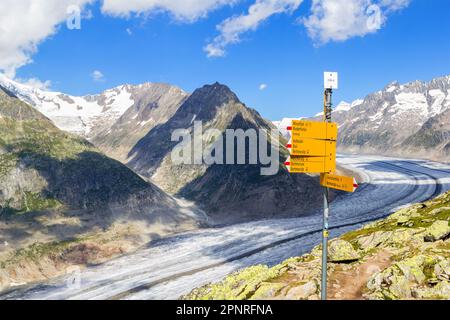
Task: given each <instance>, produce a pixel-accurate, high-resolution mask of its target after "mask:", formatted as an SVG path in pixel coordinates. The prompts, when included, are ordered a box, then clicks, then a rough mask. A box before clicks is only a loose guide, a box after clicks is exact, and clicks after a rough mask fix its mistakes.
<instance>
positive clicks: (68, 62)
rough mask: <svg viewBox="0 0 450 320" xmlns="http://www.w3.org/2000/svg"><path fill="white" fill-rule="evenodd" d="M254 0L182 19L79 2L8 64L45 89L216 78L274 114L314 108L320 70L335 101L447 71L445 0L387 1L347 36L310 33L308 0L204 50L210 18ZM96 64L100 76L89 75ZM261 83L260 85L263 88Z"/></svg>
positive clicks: (79, 90) (191, 86) (188, 83)
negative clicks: (81, 12)
mask: <svg viewBox="0 0 450 320" xmlns="http://www.w3.org/2000/svg"><path fill="white" fill-rule="evenodd" d="M258 1H259V0H258ZM261 1H264V0H261ZM325 1H326V0H325ZM337 1H339V0H337ZM355 1H361V0H355ZM362 1H365V0H362ZM380 1H381V0H380ZM389 1H392V0H389ZM254 2H255V0H252V1H245V0H244V1H239V2H238V3H237V4H235V5H234V6H231V7H230V6H219V7H218V8H217V9H215V10H210V11H208V14H207V16H206V17H201V18H195V19H193V21H189V22H187V21H185V20H182V19H181V21H180V19H177V18H174V16H173V14H171V13H170V11H169V12H167V11H166V12H163V13H160V12H158V13H154V12H147V16H143V15H142V14H141V15H138V16H136V15H135V14H131V15H130V16H129V17H117V16H114V15H108V14H105V13H104V12H102V9H101V6H102V4H101V3H100V2H93V3H91V4H89V5H88V6H87V7H86V9H87V10H90V11H91V14H92V16H91V17H90V18H89V19H83V20H82V25H81V30H68V29H67V27H66V26H65V24H64V23H63V22H60V23H59V24H58V25H57V27H56V28H57V29H55V30H56V31H55V32H53V33H52V34H50V35H48V36H47V37H45V38H44V39H42V41H39V43H38V45H37V46H36V49H35V50H34V51H33V53H32V54H30V57H31V58H32V60H33V61H32V62H27V63H24V65H23V66H21V67H18V68H17V69H16V70H15V77H16V78H17V79H30V78H38V79H40V80H49V81H51V89H52V90H57V91H62V92H65V93H69V94H73V95H84V94H93V93H98V92H101V91H102V90H105V89H108V88H111V87H114V86H117V85H120V84H123V83H133V84H137V83H142V82H147V81H149V82H167V83H171V84H175V85H177V86H180V87H181V88H183V89H184V90H186V91H189V92H192V91H193V90H195V88H198V87H200V86H202V85H204V84H208V83H212V82H215V81H219V82H221V83H224V84H226V85H228V86H230V88H231V89H232V90H233V91H235V92H236V93H237V94H238V96H239V97H240V98H241V100H242V101H243V102H244V103H245V104H246V105H248V106H250V107H253V108H255V109H257V110H258V111H259V112H260V113H261V114H262V115H263V116H265V117H266V118H269V119H272V120H276V119H279V118H282V117H300V116H310V115H313V114H316V113H317V112H320V111H321V103H322V91H323V71H325V70H330V71H338V72H339V73H340V89H339V90H338V91H337V92H336V94H335V102H336V103H337V102H339V101H341V100H346V101H352V100H354V99H357V98H362V97H364V96H365V95H366V94H368V93H371V92H373V91H377V90H379V89H381V88H383V87H384V86H385V85H387V84H388V83H389V82H391V81H394V80H398V81H399V82H408V81H412V80H416V79H418V80H430V79H432V78H434V77H438V76H442V75H447V74H450V19H448V12H450V1H448V0H432V1H430V0H412V1H411V2H410V3H409V5H406V6H405V7H403V8H402V9H401V10H388V9H387V11H386V13H385V17H386V19H385V21H384V22H383V23H382V25H381V26H380V28H379V30H377V31H376V32H371V33H367V34H365V35H363V36H360V35H355V36H349V37H348V39H345V41H341V40H340V39H335V38H333V39H331V40H323V39H320V38H319V36H316V37H314V36H313V35H311V33H310V31H311V29H308V28H306V27H305V25H304V24H302V23H301V22H300V21H299V19H301V18H302V17H308V16H310V15H311V1H309V0H307V1H304V2H303V3H302V4H301V5H300V6H299V7H298V8H297V7H295V9H293V10H287V11H288V12H283V13H280V14H274V15H272V16H270V17H269V18H268V19H265V20H264V21H262V22H261V23H260V24H258V25H257V27H255V28H254V29H251V30H248V32H243V33H241V34H239V36H240V42H239V43H234V44H231V45H226V46H224V47H221V49H224V51H226V53H225V55H224V56H219V57H208V56H207V53H206V52H205V50H204V48H205V46H206V45H207V44H208V43H214V38H215V37H217V36H218V35H220V32H219V31H218V30H217V26H218V25H220V24H221V23H222V22H223V21H225V20H226V19H228V18H230V17H236V15H241V14H245V13H246V12H247V11H248V8H249V6H251V5H252V4H254ZM394 2H395V1H394ZM400 2H402V0H400ZM127 29H128V31H130V32H127ZM322 36H323V34H322ZM334 37H336V36H334ZM219 40H220V41H222V40H223V39H222V40H221V39H219ZM95 70H98V71H100V72H101V74H103V78H101V79H97V81H96V80H94V79H93V78H92V73H93V72H94V71H95ZM261 84H266V86H267V88H266V89H265V90H260V85H261Z"/></svg>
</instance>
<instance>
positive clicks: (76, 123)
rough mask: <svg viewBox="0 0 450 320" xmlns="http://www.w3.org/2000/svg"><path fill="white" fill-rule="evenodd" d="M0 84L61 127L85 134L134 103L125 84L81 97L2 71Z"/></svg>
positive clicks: (118, 114) (108, 121)
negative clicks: (37, 85) (45, 88)
mask: <svg viewBox="0 0 450 320" xmlns="http://www.w3.org/2000/svg"><path fill="white" fill-rule="evenodd" d="M0 85H1V86H3V87H5V88H6V89H8V90H9V91H11V92H12V93H13V94H15V95H16V96H17V97H18V98H19V99H21V100H22V101H24V102H26V103H28V104H30V105H32V106H33V107H34V108H36V109H37V110H38V111H39V112H41V113H43V114H44V115H45V116H46V117H48V118H49V119H51V120H52V121H53V122H54V123H55V125H56V126H57V127H58V128H60V129H61V130H65V131H69V132H72V133H75V134H79V135H82V136H85V137H88V136H90V135H91V132H92V131H93V130H95V129H98V128H100V127H102V126H104V125H106V124H109V123H114V122H115V121H116V120H117V119H119V118H120V117H121V116H122V115H123V114H124V113H125V111H126V110H127V109H128V108H130V107H131V106H132V105H133V104H134V100H133V99H132V94H131V90H130V86H128V85H122V86H119V87H117V88H113V89H110V90H107V91H105V92H103V93H102V94H99V95H88V96H83V97H76V96H71V95H67V94H64V93H61V92H49V91H43V90H40V89H35V88H32V87H29V86H27V85H24V84H21V83H19V82H17V81H14V80H11V79H8V78H6V77H5V76H4V75H0Z"/></svg>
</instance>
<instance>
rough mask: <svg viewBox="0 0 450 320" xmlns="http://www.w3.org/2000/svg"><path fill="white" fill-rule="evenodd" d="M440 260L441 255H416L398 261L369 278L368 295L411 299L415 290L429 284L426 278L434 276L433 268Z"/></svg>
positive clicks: (378, 297) (415, 294)
mask: <svg viewBox="0 0 450 320" xmlns="http://www.w3.org/2000/svg"><path fill="white" fill-rule="evenodd" d="M441 261H443V258H442V257H440V256H430V255H417V256H414V257H412V258H409V259H406V260H403V261H399V262H397V263H395V264H394V265H392V266H391V267H389V268H387V269H385V270H383V271H381V272H379V273H376V274H374V275H373V276H372V277H371V278H370V279H369V281H368V282H367V288H368V289H369V291H370V294H369V295H368V296H369V297H371V298H375V299H411V298H413V297H415V296H417V292H424V291H423V290H425V289H423V288H426V287H427V285H428V284H429V282H428V281H427V280H428V279H431V278H433V277H434V274H433V270H435V266H436V265H437V264H439V263H440V262H441ZM438 283H439V282H438ZM421 288H422V289H423V290H422V289H421ZM421 290H422V291H421Z"/></svg>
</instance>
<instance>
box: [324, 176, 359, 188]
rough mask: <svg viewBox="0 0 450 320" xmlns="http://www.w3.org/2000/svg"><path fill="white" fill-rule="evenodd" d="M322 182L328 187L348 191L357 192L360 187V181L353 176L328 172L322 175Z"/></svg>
mask: <svg viewBox="0 0 450 320" xmlns="http://www.w3.org/2000/svg"><path fill="white" fill-rule="evenodd" d="M320 184H321V185H322V186H323V187H326V188H331V189H336V190H341V191H346V192H355V191H356V189H357V188H358V183H357V182H356V179H355V178H353V177H343V176H337V175H333V174H327V173H323V174H321V175H320Z"/></svg>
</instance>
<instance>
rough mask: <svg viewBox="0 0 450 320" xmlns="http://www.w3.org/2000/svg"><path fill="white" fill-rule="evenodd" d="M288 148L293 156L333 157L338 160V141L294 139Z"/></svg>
mask: <svg viewBox="0 0 450 320" xmlns="http://www.w3.org/2000/svg"><path fill="white" fill-rule="evenodd" d="M287 148H288V149H289V151H290V153H291V155H293V156H303V157H332V158H333V159H336V141H328V140H319V139H308V138H293V139H292V140H291V141H290V142H289V144H288V145H287ZM318 173H320V172H318Z"/></svg>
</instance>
